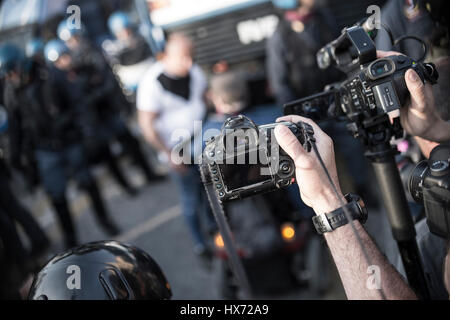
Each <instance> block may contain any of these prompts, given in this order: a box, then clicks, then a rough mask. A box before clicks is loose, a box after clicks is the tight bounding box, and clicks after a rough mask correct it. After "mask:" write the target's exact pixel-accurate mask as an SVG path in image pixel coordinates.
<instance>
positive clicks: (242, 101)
mask: <svg viewBox="0 0 450 320" xmlns="http://www.w3.org/2000/svg"><path fill="white" fill-rule="evenodd" d="M211 91H212V93H213V94H214V95H216V96H218V97H220V98H221V99H222V100H223V102H224V103H226V104H228V105H230V106H233V107H234V108H233V109H235V111H236V112H239V111H242V110H243V109H245V108H246V107H247V104H248V103H249V88H248V79H247V76H246V75H245V73H244V72H237V71H228V72H225V73H222V74H219V75H215V76H213V78H212V79H211Z"/></svg>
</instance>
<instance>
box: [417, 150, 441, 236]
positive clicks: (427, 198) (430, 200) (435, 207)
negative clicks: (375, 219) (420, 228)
mask: <svg viewBox="0 0 450 320" xmlns="http://www.w3.org/2000/svg"><path fill="white" fill-rule="evenodd" d="M408 187H409V192H410V194H411V196H412V197H413V199H414V200H415V201H416V202H418V203H421V204H423V205H424V208H425V214H426V217H427V224H428V227H429V229H430V231H431V232H432V233H434V234H435V235H437V236H440V237H442V238H446V239H450V145H448V144H443V145H440V146H438V147H436V148H435V149H434V150H433V151H432V152H431V154H430V158H429V159H428V160H425V161H422V162H420V163H419V164H418V165H417V166H416V168H415V169H414V170H413V172H412V174H411V177H410V179H409V184H408Z"/></svg>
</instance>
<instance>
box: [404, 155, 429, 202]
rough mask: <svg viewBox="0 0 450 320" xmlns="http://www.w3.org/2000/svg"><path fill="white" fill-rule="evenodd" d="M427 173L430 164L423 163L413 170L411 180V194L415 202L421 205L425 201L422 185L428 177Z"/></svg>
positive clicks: (409, 187)
mask: <svg viewBox="0 0 450 320" xmlns="http://www.w3.org/2000/svg"><path fill="white" fill-rule="evenodd" d="M427 171H428V163H427V161H422V162H420V163H419V164H418V165H417V166H416V167H415V168H414V169H413V171H412V173H411V177H410V178H409V185H408V189H409V193H410V194H411V197H413V199H414V201H416V202H419V203H420V202H422V201H423V195H422V185H423V180H424V178H425V177H426V175H427Z"/></svg>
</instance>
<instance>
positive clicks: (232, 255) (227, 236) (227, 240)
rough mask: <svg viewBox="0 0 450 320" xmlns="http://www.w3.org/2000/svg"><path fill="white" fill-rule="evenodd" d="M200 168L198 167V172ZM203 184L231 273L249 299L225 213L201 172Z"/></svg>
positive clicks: (242, 268) (244, 296) (243, 273)
mask: <svg viewBox="0 0 450 320" xmlns="http://www.w3.org/2000/svg"><path fill="white" fill-rule="evenodd" d="M201 169H202V167H201V166H200V171H202V170H201ZM201 175H202V180H203V184H204V185H205V189H206V194H207V196H208V200H209V204H210V206H211V209H212V211H213V214H214V218H215V219H216V222H217V225H218V227H219V231H220V235H221V236H222V239H223V243H224V245H225V250H226V252H227V254H228V257H229V260H230V265H231V269H232V271H233V274H234V276H235V277H236V280H237V282H238V283H239V286H240V288H241V289H242V294H243V298H244V299H251V288H250V282H249V280H248V277H247V274H246V272H245V269H244V265H243V264H242V261H241V259H240V257H239V254H238V250H237V248H236V244H235V242H234V240H233V236H232V234H231V230H230V226H229V224H228V222H227V218H226V217H225V211H224V209H223V206H222V204H221V203H220V201H219V199H218V198H217V196H216V192H215V190H214V184H213V183H212V181H210V179H209V181H205V180H206V179H207V178H205V175H204V174H203V172H201Z"/></svg>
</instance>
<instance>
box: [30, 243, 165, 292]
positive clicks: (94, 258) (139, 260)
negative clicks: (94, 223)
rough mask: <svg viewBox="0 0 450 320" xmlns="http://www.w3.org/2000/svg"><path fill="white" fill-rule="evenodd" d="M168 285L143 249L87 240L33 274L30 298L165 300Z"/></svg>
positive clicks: (56, 257) (158, 268) (155, 264)
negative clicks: (87, 242)
mask: <svg viewBox="0 0 450 320" xmlns="http://www.w3.org/2000/svg"><path fill="white" fill-rule="evenodd" d="M171 297H172V292H171V289H170V285H169V283H168V282H167V280H166V277H165V276H164V274H163V272H162V271H161V269H160V267H159V266H158V264H157V263H156V262H155V261H154V260H153V259H152V258H151V257H150V256H149V255H148V254H147V253H146V252H144V251H143V250H140V249H138V248H136V247H132V246H129V245H125V244H122V243H119V242H117V241H101V242H93V243H89V244H86V245H83V246H80V247H77V248H74V249H71V250H68V251H66V252H64V253H62V254H59V255H57V256H55V257H54V258H52V259H51V260H50V261H49V262H48V263H47V265H46V266H45V267H44V268H43V269H42V270H41V271H40V272H39V273H38V274H37V275H36V276H35V278H34V281H33V285H32V287H31V290H30V293H29V296H28V299H30V300H166V299H170V298H171Z"/></svg>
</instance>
